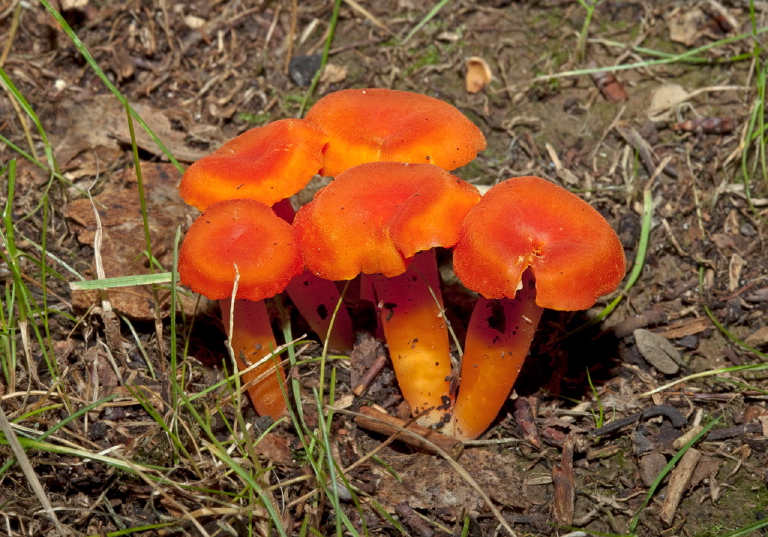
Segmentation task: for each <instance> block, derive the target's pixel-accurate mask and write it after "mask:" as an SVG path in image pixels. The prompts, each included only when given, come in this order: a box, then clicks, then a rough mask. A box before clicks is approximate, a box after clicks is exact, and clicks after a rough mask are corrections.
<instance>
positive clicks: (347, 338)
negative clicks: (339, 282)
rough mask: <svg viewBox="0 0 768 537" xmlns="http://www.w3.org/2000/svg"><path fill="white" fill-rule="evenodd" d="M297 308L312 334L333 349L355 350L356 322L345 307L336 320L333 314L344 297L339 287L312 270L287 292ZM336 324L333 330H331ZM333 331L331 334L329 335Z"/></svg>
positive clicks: (341, 308) (301, 275)
mask: <svg viewBox="0 0 768 537" xmlns="http://www.w3.org/2000/svg"><path fill="white" fill-rule="evenodd" d="M285 291H286V292H287V293H288V296H289V297H291V301H292V302H293V305H294V306H296V309H298V310H299V312H300V313H301V315H302V317H304V320H305V321H307V323H308V324H309V326H310V328H312V331H313V332H315V333H316V334H317V335H318V336H320V339H321V340H323V341H326V339H327V343H328V348H329V349H335V350H337V351H342V352H349V351H351V350H352V347H353V346H354V332H353V330H352V318H351V317H350V316H349V313H348V312H347V308H346V306H344V304H342V305H341V307H340V308H339V311H338V312H337V314H336V317H335V318H334V316H333V312H334V311H335V310H336V304H338V303H339V301H340V300H342V298H341V294H340V293H339V289H338V287H336V284H335V283H334V282H332V281H330V280H324V279H323V278H321V277H320V276H315V275H314V274H312V273H311V272H309V271H308V270H305V271H304V273H303V274H299V275H298V276H296V277H295V278H294V279H293V280H291V283H289V284H288V286H287V287H286V288H285ZM331 320H333V327H331ZM329 330H330V332H329Z"/></svg>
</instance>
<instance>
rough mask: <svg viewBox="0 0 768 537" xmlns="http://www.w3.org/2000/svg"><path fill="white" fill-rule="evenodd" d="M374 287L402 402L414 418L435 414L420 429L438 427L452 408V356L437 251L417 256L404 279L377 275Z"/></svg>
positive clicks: (423, 420) (402, 275)
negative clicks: (435, 425)
mask: <svg viewBox="0 0 768 537" xmlns="http://www.w3.org/2000/svg"><path fill="white" fill-rule="evenodd" d="M422 275H423V276H422ZM425 280H426V282H425ZM373 284H374V292H375V294H376V300H377V309H378V310H379V316H380V318H381V324H382V326H383V328H384V336H385V338H386V341H387V346H388V347H389V355H390V357H391V359H392V366H393V367H394V369H395V375H396V376H397V381H398V383H399V384H400V390H401V391H402V393H403V397H404V398H405V400H406V401H407V402H408V404H409V405H410V407H411V412H412V413H413V414H414V415H415V414H418V413H420V412H422V411H424V410H426V409H428V408H434V410H432V411H431V412H429V413H428V414H426V415H424V416H423V417H421V418H420V419H419V420H418V421H419V424H420V425H434V424H436V423H439V422H440V421H442V418H443V416H444V415H445V411H446V410H448V408H449V407H450V406H451V404H452V400H451V397H450V394H449V391H450V375H451V356H450V346H449V343H448V329H447V325H446V321H445V318H444V317H443V313H442V306H443V303H442V297H441V294H440V281H439V275H438V272H437V262H436V260H435V252H434V250H430V251H428V252H420V253H418V254H416V256H415V257H414V260H413V262H412V263H411V265H410V266H409V267H408V270H406V271H405V272H404V273H403V274H401V275H400V276H395V277H394V278H387V277H385V276H382V275H381V274H375V275H373ZM430 287H431V288H432V291H434V293H435V295H436V296H437V298H438V302H435V298H434V297H433V296H432V293H431V292H430Z"/></svg>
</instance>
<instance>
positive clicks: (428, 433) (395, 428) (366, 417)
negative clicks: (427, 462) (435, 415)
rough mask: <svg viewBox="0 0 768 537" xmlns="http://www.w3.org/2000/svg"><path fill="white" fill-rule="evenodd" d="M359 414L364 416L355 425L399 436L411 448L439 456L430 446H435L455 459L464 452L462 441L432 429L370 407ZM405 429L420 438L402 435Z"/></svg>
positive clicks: (358, 417) (357, 418)
mask: <svg viewBox="0 0 768 537" xmlns="http://www.w3.org/2000/svg"><path fill="white" fill-rule="evenodd" d="M358 412H359V413H360V414H362V416H357V417H356V418H355V423H357V424H358V425H359V426H360V427H362V428H363V429H368V430H369V431H374V432H376V433H380V434H384V435H387V436H397V439H398V440H400V441H402V442H405V443H406V444H408V445H409V446H413V447H415V448H418V449H421V450H423V451H426V452H429V453H433V454H436V455H438V454H439V453H438V452H436V451H435V450H434V449H433V448H432V446H431V445H430V444H434V445H436V446H437V447H439V448H440V449H442V450H443V451H445V452H446V453H448V454H449V455H450V456H451V457H453V458H454V459H456V458H458V457H459V455H461V452H462V451H464V444H463V443H462V442H461V441H459V440H456V439H455V438H450V437H448V436H445V435H443V434H440V433H438V432H436V431H433V430H432V429H427V428H426V427H422V426H421V425H418V424H416V423H409V422H407V421H403V420H401V419H399V418H396V417H394V416H390V415H389V414H385V413H384V412H379V411H378V410H376V409H374V408H371V407H368V406H364V407H360V409H359V410H358ZM403 429H408V431H410V432H412V433H415V434H416V435H418V436H414V435H409V434H402V430H403ZM420 437H421V438H423V439H424V440H426V442H424V441H422V440H421V438H420Z"/></svg>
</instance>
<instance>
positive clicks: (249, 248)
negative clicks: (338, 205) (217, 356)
mask: <svg viewBox="0 0 768 537" xmlns="http://www.w3.org/2000/svg"><path fill="white" fill-rule="evenodd" d="M235 265H237V271H238V272H239V274H240V279H239V282H238V287H237V298H244V299H247V300H253V301H258V300H263V299H265V298H268V297H271V296H274V295H276V294H277V293H279V292H281V291H282V290H283V289H285V286H286V285H288V282H290V281H291V279H292V278H293V277H294V276H297V275H299V274H301V272H302V271H303V269H304V263H303V261H302V258H301V252H300V251H299V247H298V243H297V242H296V237H295V235H294V232H293V228H292V227H291V225H290V224H288V223H287V222H285V221H284V220H283V219H281V218H279V217H278V216H277V215H275V213H274V211H272V209H271V208H269V207H267V206H266V205H264V204H263V203H260V202H258V201H255V200H244V199H241V200H227V201H222V202H219V203H216V204H214V205H211V206H210V207H209V208H208V209H206V211H205V212H204V213H203V214H201V215H200V216H199V217H198V218H197V219H196V220H195V221H194V222H193V223H192V225H191V226H190V228H189V231H187V235H186V237H184V242H183V243H182V245H181V249H180V251H179V279H180V280H181V282H182V283H183V284H184V285H186V286H188V287H189V288H190V289H192V290H193V291H194V292H196V293H199V294H201V295H205V296H207V297H208V298H210V299H212V300H220V299H222V298H228V297H231V296H232V289H233V286H234V283H235V276H236V271H235Z"/></svg>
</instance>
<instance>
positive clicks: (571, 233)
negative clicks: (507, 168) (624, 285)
mask: <svg viewBox="0 0 768 537" xmlns="http://www.w3.org/2000/svg"><path fill="white" fill-rule="evenodd" d="M453 263H454V270H455V272H456V276H458V277H459V279H460V280H461V281H462V283H464V285H465V286H466V287H468V288H469V289H472V290H473V291H476V292H478V293H480V294H481V295H483V296H485V297H486V298H502V297H507V298H514V296H515V293H516V291H517V289H518V287H519V285H520V281H521V277H522V274H523V271H524V270H525V269H526V268H528V267H530V268H531V271H532V272H533V275H534V277H535V279H536V304H538V305H539V306H541V307H543V308H550V309H555V310H567V311H576V310H583V309H587V308H589V307H591V306H593V305H594V303H595V302H596V301H597V299H598V298H599V297H601V296H602V295H604V294H607V293H610V292H612V291H614V290H615V289H616V287H617V286H618V285H619V283H620V282H621V280H622V279H623V278H624V274H625V272H626V259H625V257H624V249H623V248H622V246H621V242H620V241H619V238H618V236H617V235H616V232H615V231H614V230H613V229H612V228H611V226H610V225H609V224H608V222H607V221H606V220H605V219H604V218H603V217H602V215H601V214H600V213H599V212H598V211H597V210H596V209H595V208H594V207H592V206H591V205H590V204H589V203H587V202H586V201H584V200H582V199H581V198H579V197H578V196H576V195H575V194H573V193H571V192H569V191H567V190H565V189H564V188H561V187H559V186H557V185H555V184H554V183H551V182H549V181H546V180H544V179H541V178H539V177H516V178H512V179H508V180H507V181H503V182H501V183H499V184H497V185H495V186H493V187H492V188H491V189H490V190H489V191H488V192H487V193H486V194H485V195H484V196H483V199H482V200H481V201H480V202H479V203H478V204H477V205H475V206H474V207H473V208H472V210H471V211H469V214H468V215H467V218H466V219H465V220H464V223H463V224H462V228H461V237H460V239H459V242H458V243H457V245H456V247H455V248H454V254H453Z"/></svg>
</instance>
